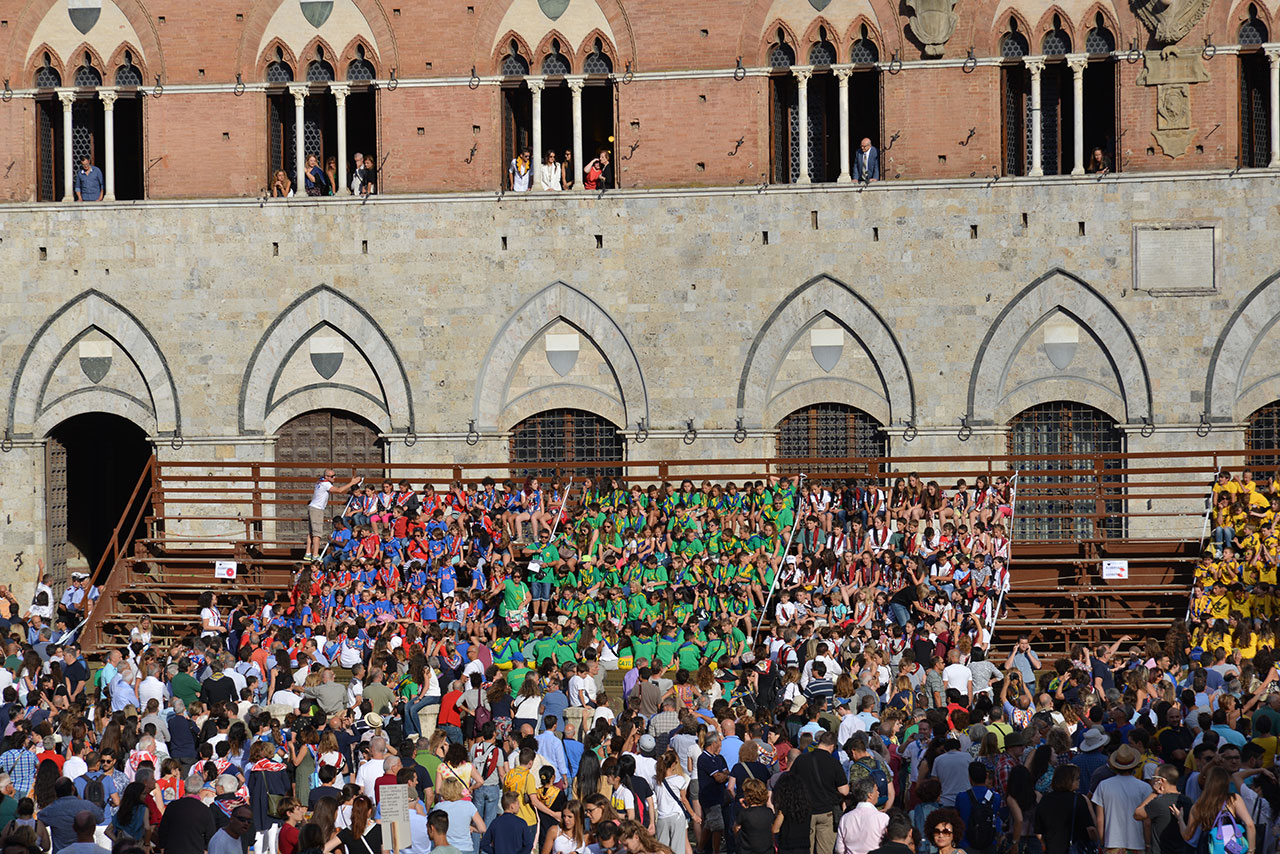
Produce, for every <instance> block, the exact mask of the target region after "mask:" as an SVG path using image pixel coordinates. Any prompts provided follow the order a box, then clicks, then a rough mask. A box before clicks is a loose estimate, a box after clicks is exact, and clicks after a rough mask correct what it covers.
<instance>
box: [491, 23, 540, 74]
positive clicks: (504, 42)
mask: <svg viewBox="0 0 1280 854" xmlns="http://www.w3.org/2000/svg"><path fill="white" fill-rule="evenodd" d="M512 41H514V42H515V43H516V46H517V47H519V48H520V56H521V57H523V58H524V60H525V61H526V62H528V63H529V73H530V74H536V73H537V72H536V71H534V69H535V68H537V67H538V62H537V61H535V59H534V54H533V48H531V47H529V42H528V41H526V40H525V38H524V36H522V35H520V34H519V33H517V32H516V31H515V30H508V31H507V32H506V33H505V34H504V35H503V36H502V38H500V39H498V43H497V47H496V48H495V49H494V51H493V56H492V57H490V62H492V63H493V70H494V73H501V72H502V60H503V59H505V58H506V57H507V56H509V55H510V53H511V42H512Z"/></svg>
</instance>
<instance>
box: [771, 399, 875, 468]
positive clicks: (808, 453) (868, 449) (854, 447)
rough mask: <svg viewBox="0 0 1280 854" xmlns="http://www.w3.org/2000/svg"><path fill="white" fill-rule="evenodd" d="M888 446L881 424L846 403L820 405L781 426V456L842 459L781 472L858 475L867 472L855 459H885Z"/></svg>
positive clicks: (786, 420) (779, 446)
mask: <svg viewBox="0 0 1280 854" xmlns="http://www.w3.org/2000/svg"><path fill="white" fill-rule="evenodd" d="M887 454H888V444H887V442H886V439H885V434H884V431H883V430H882V429H881V427H880V424H879V422H877V421H876V420H875V419H874V418H872V417H871V416H870V415H868V414H867V413H865V412H863V411H862V410H861V409H856V408H854V407H852V406H848V405H846V404H843V403H816V404H814V405H812V406H807V407H805V408H804V409H797V410H796V411H795V412H793V413H791V414H790V415H788V416H787V417H786V418H783V419H782V421H781V422H779V424H778V456H779V457H782V458H790V459H806V458H808V459H816V458H822V459H839V460H845V461H846V462H843V463H833V464H830V465H821V466H807V465H806V466H780V467H779V469H778V470H779V471H780V472H783V471H800V470H802V469H803V470H804V471H806V472H815V473H843V474H854V473H860V472H866V471H867V465H866V463H858V462H854V461H853V460H855V459H866V458H868V457H884V456H886V455H887Z"/></svg>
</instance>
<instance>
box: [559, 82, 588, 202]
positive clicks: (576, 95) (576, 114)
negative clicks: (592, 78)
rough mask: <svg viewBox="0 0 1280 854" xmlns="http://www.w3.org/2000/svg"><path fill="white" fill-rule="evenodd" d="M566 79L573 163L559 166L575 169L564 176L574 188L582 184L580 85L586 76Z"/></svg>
mask: <svg viewBox="0 0 1280 854" xmlns="http://www.w3.org/2000/svg"><path fill="white" fill-rule="evenodd" d="M566 79H567V80H568V81H569V94H570V95H572V97H573V163H571V164H568V166H565V165H564V164H561V168H562V169H563V168H569V169H573V170H575V174H573V175H566V176H565V178H566V179H567V180H570V181H573V186H574V188H575V189H576V188H580V187H581V186H582V169H583V165H582V86H583V84H585V83H586V82H587V78H586V77H584V76H581V75H578V76H575V77H569V78H566Z"/></svg>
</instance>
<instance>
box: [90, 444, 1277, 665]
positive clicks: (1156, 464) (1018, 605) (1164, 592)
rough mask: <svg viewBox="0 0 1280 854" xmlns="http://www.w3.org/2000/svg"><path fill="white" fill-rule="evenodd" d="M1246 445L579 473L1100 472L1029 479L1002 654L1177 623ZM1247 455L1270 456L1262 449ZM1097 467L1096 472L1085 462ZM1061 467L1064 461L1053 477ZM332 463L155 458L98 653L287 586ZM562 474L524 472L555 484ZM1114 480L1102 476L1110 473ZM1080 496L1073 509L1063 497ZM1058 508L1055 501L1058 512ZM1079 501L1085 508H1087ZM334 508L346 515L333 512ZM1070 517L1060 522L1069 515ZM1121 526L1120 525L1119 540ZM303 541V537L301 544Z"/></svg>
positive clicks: (114, 571)
mask: <svg viewBox="0 0 1280 854" xmlns="http://www.w3.org/2000/svg"><path fill="white" fill-rule="evenodd" d="M1245 453H1246V452H1244V451H1223V452H1214V453H1210V452H1187V453H1184V454H1178V455H1157V454H1119V455H1105V456H1102V455H1100V456H1098V457H1096V458H1093V457H1089V458H1082V457H1077V456H1070V455H1062V456H1057V457H1047V458H1034V457H1025V456H1023V457H1018V456H996V457H978V456H972V457H945V458H944V457H922V458H904V459H869V460H862V459H859V460H831V459H815V460H793V459H785V460H783V459H763V458H760V459H732V460H673V461H653V462H633V463H595V464H591V463H576V464H574V468H575V469H579V470H584V469H585V470H590V469H593V468H594V469H605V468H608V469H613V470H621V472H622V478H621V479H622V480H624V481H631V482H640V483H643V484H648V483H661V482H662V481H664V480H673V481H677V482H678V481H679V480H680V479H682V478H685V477H689V478H692V479H694V480H696V481H699V482H700V481H702V480H713V481H720V482H725V481H730V480H733V481H737V482H739V483H741V482H743V481H744V480H748V479H752V480H754V479H760V478H765V477H767V476H768V475H770V474H776V473H779V472H795V471H798V470H805V471H826V472H829V471H832V470H834V469H837V468H842V469H844V470H845V471H846V472H849V471H850V470H853V473H845V474H826V473H824V474H817V475H814V479H815V480H822V481H833V480H836V479H842V480H851V481H857V482H864V483H865V482H868V481H876V482H879V483H881V484H887V483H888V482H889V481H891V480H892V478H893V477H895V476H897V475H899V474H903V475H905V474H906V473H907V472H916V473H918V474H919V475H920V477H921V479H922V480H924V481H929V480H937V481H938V482H939V483H940V484H941V485H942V486H943V487H946V488H949V487H951V486H952V485H953V484H954V483H955V480H956V479H957V478H959V477H965V478H966V479H967V480H968V481H969V483H970V485H972V483H973V480H974V477H975V476H976V475H978V474H986V475H988V476H994V475H1000V474H1004V475H1011V474H1012V473H1013V472H1015V471H1018V470H1026V469H1028V468H1036V469H1038V470H1037V471H1035V475H1037V476H1040V477H1046V476H1047V477H1054V476H1068V475H1072V476H1080V475H1081V468H1082V467H1083V468H1084V469H1085V474H1088V473H1089V472H1090V471H1092V472H1093V473H1094V474H1095V475H1097V476H1096V477H1092V478H1087V479H1086V481H1085V482H1076V483H1071V484H1043V483H1027V484H1026V485H1023V486H1021V487H1020V489H1019V494H1018V503H1017V507H1016V508H1015V509H1016V512H1017V515H1018V516H1019V517H1021V518H1022V519H1023V520H1031V522H1032V523H1034V522H1035V520H1051V519H1062V518H1070V519H1072V520H1075V521H1073V522H1072V524H1071V526H1068V527H1069V531H1068V534H1069V535H1068V536H1059V538H1057V539H1034V540H1033V539H1024V540H1016V539H1015V541H1014V543H1013V561H1012V581H1011V589H1010V591H1009V593H1008V596H1007V599H1006V605H1007V609H1006V613H1005V614H1004V615H1003V616H1002V618H1001V619H1000V622H999V624H998V631H997V635H996V646H997V647H1002V646H1006V645H1008V644H1011V643H1012V642H1013V640H1014V639H1015V638H1016V637H1017V635H1018V634H1020V633H1027V634H1030V635H1032V637H1033V638H1034V639H1035V640H1036V643H1037V644H1038V646H1039V648H1041V649H1056V650H1065V649H1066V648H1068V647H1069V646H1070V645H1072V644H1074V643H1079V642H1090V643H1092V642H1097V641H1101V640H1104V639H1108V638H1113V637H1117V636H1119V635H1121V634H1126V633H1127V634H1135V635H1137V634H1143V635H1146V634H1150V633H1151V632H1153V631H1161V630H1164V629H1167V628H1168V626H1169V625H1170V624H1171V623H1172V622H1173V621H1174V620H1175V619H1180V618H1182V617H1183V615H1184V613H1185V611H1186V607H1187V601H1188V595H1189V590H1190V580H1191V567H1192V564H1193V563H1194V561H1195V559H1196V555H1197V553H1198V551H1199V547H1200V537H1201V532H1202V523H1203V513H1204V496H1205V495H1206V494H1207V492H1208V487H1209V484H1210V482H1211V480H1212V475H1213V473H1214V472H1215V471H1217V470H1218V468H1220V467H1223V466H1226V467H1234V468H1237V469H1238V468H1239V467H1240V466H1241V464H1242V463H1243V460H1244V457H1245ZM1250 453H1251V454H1260V453H1273V452H1261V451H1252V452H1250ZM1082 462H1083V463H1087V465H1083V466H1082ZM1055 466H1057V467H1055ZM324 467H325V464H324V463H314V464H299V463H276V464H261V463H258V464H243V463H229V462H225V461H209V462H186V461H183V462H161V461H157V460H156V459H154V458H153V459H152V460H151V461H150V462H149V463H148V464H147V466H146V468H145V469H144V471H143V474H142V477H141V478H140V479H139V481H138V484H137V487H136V488H135V490H134V494H133V497H132V498H131V500H130V502H129V505H128V508H127V509H126V511H125V513H124V515H123V517H122V518H121V520H120V522H119V524H118V525H117V526H116V528H115V531H114V532H113V535H112V538H111V541H110V543H109V544H108V547H107V549H106V552H105V554H104V556H103V559H102V561H101V562H100V563H99V565H98V567H97V568H96V571H95V575H94V577H95V580H96V582H97V583H98V584H100V585H101V586H102V596H101V599H100V601H99V604H98V606H97V607H96V608H95V609H94V612H93V614H92V615H91V617H90V620H89V623H88V624H87V625H86V627H85V632H84V635H83V641H84V644H85V646H86V648H87V649H88V650H89V651H90V652H100V651H103V650H105V649H107V648H110V647H113V646H118V645H120V644H122V643H123V642H125V640H126V639H127V638H128V635H129V629H130V627H131V626H132V625H134V624H135V623H136V621H137V620H138V619H139V618H141V617H142V616H143V615H146V616H149V617H150V618H151V621H152V625H153V635H154V637H155V639H156V641H157V642H160V643H163V642H166V641H167V640H169V639H171V638H176V637H180V636H184V635H186V634H189V633H191V632H192V631H194V630H196V629H198V626H199V607H198V604H197V603H198V601H199V598H200V595H201V594H202V593H204V592H205V591H207V590H217V591H219V592H220V593H225V594H229V595H234V596H239V597H250V598H251V599H259V598H260V597H262V596H266V595H272V594H274V593H277V592H279V591H283V590H285V589H287V588H288V586H289V584H290V582H291V580H292V578H293V576H294V573H295V572H297V571H298V569H299V568H300V567H301V564H300V563H299V560H300V558H301V556H302V551H303V547H302V544H301V541H300V538H299V537H294V536H290V535H289V534H287V533H285V532H284V531H282V530H280V529H283V528H285V527H287V526H290V525H293V526H296V525H297V523H298V520H299V519H300V518H301V517H302V512H303V511H302V508H303V507H304V506H305V503H306V500H307V499H308V498H309V497H310V494H311V489H312V486H313V484H314V478H315V476H316V473H317V472H318V471H320V470H322V469H323V468H324ZM332 467H333V468H334V469H336V470H337V471H338V472H339V475H340V476H343V475H345V476H351V475H353V474H362V475H364V476H366V477H369V478H370V479H371V480H374V481H378V480H380V479H381V478H383V477H393V478H395V479H397V480H398V479H400V478H406V479H408V480H409V481H411V482H412V483H413V484H414V485H415V486H418V487H420V486H421V485H422V484H423V483H424V482H427V481H430V482H432V483H435V484H436V485H437V488H443V487H446V486H447V484H448V483H449V482H450V481H454V480H459V481H462V482H464V483H467V484H474V483H477V482H478V481H479V480H480V479H482V478H483V477H484V476H486V475H489V476H492V477H494V478H495V479H498V480H499V481H501V480H503V479H506V478H508V477H511V466H510V464H509V463H505V462H504V463H493V464H468V465H438V466H424V465H414V464H386V465H384V466H382V467H379V468H378V469H377V470H371V469H369V468H368V467H360V468H352V467H351V466H350V465H346V466H344V465H341V464H332ZM563 468H564V464H559V465H557V464H554V463H548V464H544V465H529V464H522V465H521V469H522V470H525V471H527V470H531V469H532V470H540V471H541V472H542V473H543V476H544V477H546V476H548V475H551V474H555V473H563V474H568V473H569V472H561V471H560V470H561V469H563ZM1104 472H1105V476H1103V474H1104ZM1067 500H1070V501H1071V502H1072V504H1070V505H1069V506H1068V505H1064V504H1062V503H1061V502H1064V501H1067ZM1054 502H1056V503H1054ZM1083 506H1088V507H1089V508H1090V509H1088V510H1084V509H1082V507H1083ZM330 509H331V512H334V513H336V512H338V511H339V510H340V509H341V508H340V507H331V508H330ZM1064 509H1065V510H1066V511H1068V512H1065V513H1064V512H1063V510H1064ZM1117 530H1123V531H1125V535H1123V536H1118V535H1117V534H1116V531H1117ZM291 540H294V542H291ZM1117 559H1122V560H1127V561H1128V562H1129V576H1128V578H1127V579H1123V580H1117V579H1104V578H1103V577H1102V572H1101V567H1102V564H1103V562H1104V561H1108V560H1117ZM218 560H232V561H235V562H236V564H237V567H238V573H237V577H236V579H235V580H234V581H223V580H216V579H215V578H214V572H213V568H214V562H215V561H218Z"/></svg>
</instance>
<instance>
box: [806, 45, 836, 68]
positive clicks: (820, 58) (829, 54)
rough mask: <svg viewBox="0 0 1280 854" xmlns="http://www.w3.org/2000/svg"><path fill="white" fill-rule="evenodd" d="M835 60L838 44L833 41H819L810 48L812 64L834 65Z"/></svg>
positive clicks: (810, 62) (810, 61)
mask: <svg viewBox="0 0 1280 854" xmlns="http://www.w3.org/2000/svg"><path fill="white" fill-rule="evenodd" d="M835 61H836V46H835V45H833V44H832V43H831V42H827V41H822V42H817V43H816V44H814V46H813V47H811V48H809V64H810V65H834V64H835Z"/></svg>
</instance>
